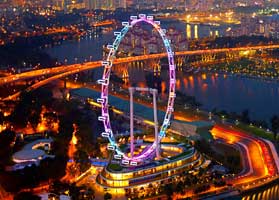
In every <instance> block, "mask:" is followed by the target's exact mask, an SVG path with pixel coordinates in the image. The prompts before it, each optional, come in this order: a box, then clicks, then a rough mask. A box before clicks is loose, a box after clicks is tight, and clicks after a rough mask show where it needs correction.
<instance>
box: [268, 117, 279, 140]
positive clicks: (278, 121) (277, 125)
mask: <svg viewBox="0 0 279 200" xmlns="http://www.w3.org/2000/svg"><path fill="white" fill-rule="evenodd" d="M270 122H271V131H272V132H273V134H274V139H276V136H277V133H278V131H279V117H278V116H277V115H274V116H273V117H272V118H271V119H270Z"/></svg>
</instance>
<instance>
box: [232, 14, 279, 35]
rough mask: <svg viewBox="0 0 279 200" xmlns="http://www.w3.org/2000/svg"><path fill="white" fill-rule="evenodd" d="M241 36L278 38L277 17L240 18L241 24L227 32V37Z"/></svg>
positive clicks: (278, 19)
mask: <svg viewBox="0 0 279 200" xmlns="http://www.w3.org/2000/svg"><path fill="white" fill-rule="evenodd" d="M242 35H249V36H251V35H258V36H264V37H273V38H279V16H278V15H274V16H255V17H249V16H245V17H242V18H241V24H240V25H239V26H238V27H236V28H233V29H231V30H229V31H227V36H232V37H238V36H242Z"/></svg>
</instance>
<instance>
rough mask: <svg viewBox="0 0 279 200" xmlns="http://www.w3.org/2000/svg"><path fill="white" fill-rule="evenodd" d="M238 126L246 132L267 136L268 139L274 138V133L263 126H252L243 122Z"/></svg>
mask: <svg viewBox="0 0 279 200" xmlns="http://www.w3.org/2000/svg"><path fill="white" fill-rule="evenodd" d="M236 127H237V128H239V129H242V130H244V131H246V132H249V133H251V134H253V135H256V136H258V137H261V138H265V139H268V140H274V136H273V134H272V133H270V132H267V131H266V130H264V129H261V128H258V127H255V126H250V125H248V124H242V123H240V124H239V125H237V126H236Z"/></svg>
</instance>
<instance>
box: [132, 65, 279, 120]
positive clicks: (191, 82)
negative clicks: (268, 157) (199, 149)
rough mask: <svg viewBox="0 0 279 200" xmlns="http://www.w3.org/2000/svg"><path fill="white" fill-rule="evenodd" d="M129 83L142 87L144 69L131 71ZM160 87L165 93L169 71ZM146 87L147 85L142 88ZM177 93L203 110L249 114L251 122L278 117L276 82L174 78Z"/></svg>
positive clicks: (209, 76)
mask: <svg viewBox="0 0 279 200" xmlns="http://www.w3.org/2000/svg"><path fill="white" fill-rule="evenodd" d="M128 72H129V77H130V81H132V82H133V83H134V84H135V83H138V82H140V83H141V86H143V80H145V71H144V70H143V68H133V67H130V68H129V70H128ZM161 78H162V85H163V87H164V89H165V88H166V89H168V71H167V70H165V71H162V73H161ZM145 86H146V85H145ZM176 87H177V90H179V91H182V92H185V93H186V94H188V95H192V96H195V97H196V99H197V100H198V101H199V102H201V103H202V105H203V109H206V110H212V109H214V108H217V109H218V110H221V109H224V110H227V111H231V112H238V113H240V112H242V111H243V110H245V109H248V110H249V111H250V115H251V117H252V118H253V119H258V120H260V119H261V120H266V121H269V119H270V118H271V117H272V115H273V114H279V106H278V102H279V82H275V81H266V80H260V79H251V78H245V77H239V76H231V75H224V74H217V73H215V74H195V75H189V74H188V75H187V74H183V73H182V72H178V74H177V82H176Z"/></svg>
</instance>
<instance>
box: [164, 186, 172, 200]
mask: <svg viewBox="0 0 279 200" xmlns="http://www.w3.org/2000/svg"><path fill="white" fill-rule="evenodd" d="M173 192H174V188H173V184H171V183H169V184H166V185H164V193H165V194H166V195H167V196H168V199H171V197H172V195H173Z"/></svg>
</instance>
